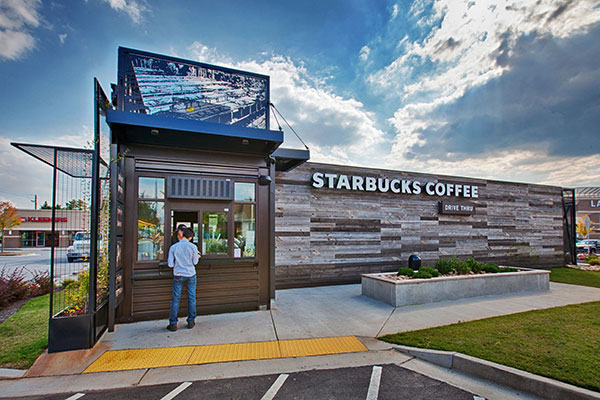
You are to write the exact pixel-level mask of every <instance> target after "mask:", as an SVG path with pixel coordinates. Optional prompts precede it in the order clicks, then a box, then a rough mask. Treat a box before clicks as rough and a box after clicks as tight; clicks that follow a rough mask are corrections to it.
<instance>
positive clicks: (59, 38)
mask: <svg viewBox="0 0 600 400" xmlns="http://www.w3.org/2000/svg"><path fill="white" fill-rule="evenodd" d="M67 36H68V35H67V34H66V33H59V34H58V40H60V44H65V39H66V38H67Z"/></svg>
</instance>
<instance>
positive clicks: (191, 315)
mask: <svg viewBox="0 0 600 400" xmlns="http://www.w3.org/2000/svg"><path fill="white" fill-rule="evenodd" d="M184 283H185V285H186V287H187V295H188V317H187V322H192V321H194V320H195V319H196V275H194V276H177V275H176V276H174V277H173V299H172V300H171V311H170V312H169V324H176V323H177V314H178V313H179V301H180V300H181V289H183V284H184Z"/></svg>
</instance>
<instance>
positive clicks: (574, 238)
mask: <svg viewBox="0 0 600 400" xmlns="http://www.w3.org/2000/svg"><path fill="white" fill-rule="evenodd" d="M571 192H572V193H573V205H572V207H571V221H573V223H572V228H573V229H572V232H573V236H572V237H571V248H572V249H573V251H572V252H571V257H572V259H573V260H572V261H573V265H577V229H576V225H577V209H576V203H575V189H571Z"/></svg>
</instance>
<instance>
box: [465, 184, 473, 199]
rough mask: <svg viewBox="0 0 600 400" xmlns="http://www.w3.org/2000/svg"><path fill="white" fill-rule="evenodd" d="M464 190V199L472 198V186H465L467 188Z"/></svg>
mask: <svg viewBox="0 0 600 400" xmlns="http://www.w3.org/2000/svg"><path fill="white" fill-rule="evenodd" d="M463 189H464V197H471V186H469V185H465V186H463Z"/></svg>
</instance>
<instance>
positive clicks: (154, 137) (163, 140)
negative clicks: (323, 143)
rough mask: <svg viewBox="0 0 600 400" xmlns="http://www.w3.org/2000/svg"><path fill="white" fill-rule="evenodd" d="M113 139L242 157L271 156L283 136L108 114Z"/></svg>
mask: <svg viewBox="0 0 600 400" xmlns="http://www.w3.org/2000/svg"><path fill="white" fill-rule="evenodd" d="M106 122H107V123H108V124H109V125H110V127H111V129H112V132H113V135H115V136H116V137H117V138H118V139H119V140H123V141H126V142H129V143H140V144H149V145H158V146H169V147H187V148H195V149H206V150H213V151H225V152H233V153H245V154H261V155H262V154H271V153H272V152H273V151H274V150H275V149H277V148H278V147H279V146H280V145H281V143H283V132H280V131H272V130H268V129H256V128H247V127H243V126H238V125H225V124H218V123H212V122H204V121H197V120H189V119H180V118H169V117H162V116H158V115H148V114H141V113H133V112H127V111H119V110H107V112H106Z"/></svg>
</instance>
